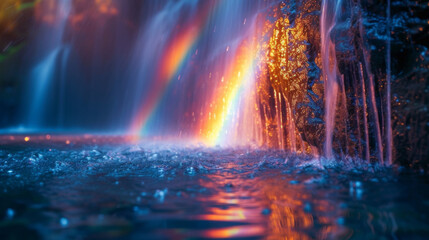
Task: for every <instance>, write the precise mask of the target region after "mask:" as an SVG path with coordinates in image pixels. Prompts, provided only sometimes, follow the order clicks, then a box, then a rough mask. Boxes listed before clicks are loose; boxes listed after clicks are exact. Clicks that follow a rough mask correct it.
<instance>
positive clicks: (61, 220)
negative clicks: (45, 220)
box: [60, 218, 69, 227]
mask: <svg viewBox="0 0 429 240" xmlns="http://www.w3.org/2000/svg"><path fill="white" fill-rule="evenodd" d="M60 224H61V226H62V227H66V226H67V225H69V220H68V219H67V218H61V219H60Z"/></svg>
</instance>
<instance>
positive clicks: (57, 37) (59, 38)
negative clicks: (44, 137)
mask: <svg viewBox="0 0 429 240" xmlns="http://www.w3.org/2000/svg"><path fill="white" fill-rule="evenodd" d="M71 3H72V1H71V0H59V1H56V2H55V1H54V2H52V1H45V2H42V3H41V5H39V7H40V8H41V9H42V10H41V11H42V16H41V17H42V21H43V20H45V21H47V22H49V23H50V24H49V25H41V29H40V32H39V34H40V35H39V36H37V42H36V45H35V47H36V48H37V49H36V55H39V56H41V60H39V61H38V62H36V63H35V66H34V67H33V70H32V71H31V73H30V75H29V90H28V95H27V96H25V98H26V99H28V102H27V101H25V104H26V107H25V108H24V109H26V112H25V113H24V115H25V118H24V119H26V121H25V122H26V124H25V126H26V127H29V128H33V129H37V128H44V127H47V126H48V125H50V123H49V122H47V121H48V120H47V118H48V117H49V116H52V115H50V114H49V112H50V111H52V109H53V106H55V103H53V102H52V101H55V98H53V95H54V94H56V89H55V88H54V82H55V81H56V79H57V78H58V75H57V74H58V70H64V68H66V66H67V56H68V52H69V49H68V48H67V47H66V45H65V44H64V42H63V37H64V32H65V29H66V25H67V20H68V16H69V14H70V11H71V7H72V4H71ZM44 8H45V9H44ZM51 24H52V26H53V27H52V26H51ZM60 78H61V79H64V75H62V74H60ZM60 105H61V103H60Z"/></svg>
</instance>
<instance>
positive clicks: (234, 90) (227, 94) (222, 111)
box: [199, 41, 258, 146]
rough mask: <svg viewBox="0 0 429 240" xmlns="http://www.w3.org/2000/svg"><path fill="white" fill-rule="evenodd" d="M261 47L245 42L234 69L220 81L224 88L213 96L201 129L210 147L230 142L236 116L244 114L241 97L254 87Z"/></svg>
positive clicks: (231, 68)
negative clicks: (258, 50) (240, 101)
mask: <svg viewBox="0 0 429 240" xmlns="http://www.w3.org/2000/svg"><path fill="white" fill-rule="evenodd" d="M257 59H258V58H257V46H255V44H249V43H248V42H247V41H243V42H242V43H241V44H240V45H239V46H238V50H237V52H236V53H235V57H234V60H233V63H232V64H231V67H230V68H229V69H226V71H225V75H224V76H223V77H222V79H221V81H220V84H221V85H220V87H218V88H217V89H216V91H215V92H214V94H213V97H212V101H211V104H210V107H209V108H208V109H206V116H207V117H206V118H205V119H203V121H202V122H201V126H200V129H199V132H200V140H201V141H202V142H203V143H204V144H205V145H207V146H214V145H216V144H218V143H219V142H225V140H226V138H230V137H231V134H233V133H232V132H229V133H228V131H231V130H232V129H233V127H234V125H235V124H236V120H237V119H236V117H235V114H236V113H238V112H239V111H240V109H239V108H240V105H239V104H238V102H239V100H240V98H241V97H245V98H248V97H249V96H244V95H245V94H248V92H245V88H246V87H248V86H249V84H251V81H252V80H253V78H254V73H255V72H254V71H255V67H256V64H257Z"/></svg>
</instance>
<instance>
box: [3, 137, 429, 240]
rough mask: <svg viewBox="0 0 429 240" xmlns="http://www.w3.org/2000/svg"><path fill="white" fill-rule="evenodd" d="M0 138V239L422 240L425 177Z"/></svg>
mask: <svg viewBox="0 0 429 240" xmlns="http://www.w3.org/2000/svg"><path fill="white" fill-rule="evenodd" d="M27 140H28V142H25V141H24V136H2V137H0V143H1V145H0V146H1V147H0V149H1V150H0V184H1V187H2V189H1V192H0V238H1V239H16V238H25V239H37V238H39V239H68V238H71V239H165V238H171V239H201V238H203V239H205V238H208V239H210V238H237V239H260V238H266V239H344V238H353V239H425V238H428V237H429V224H428V223H429V219H428V218H429V210H428V208H429V180H428V179H429V178H428V176H427V175H425V174H423V173H418V172H410V171H408V170H404V169H401V168H385V167H380V166H377V165H370V164H363V163H360V162H359V161H358V160H353V159H348V160H344V161H342V162H341V163H334V162H329V161H327V160H324V159H322V160H320V161H319V160H316V159H312V158H310V157H308V156H301V155H295V154H290V153H287V152H284V151H273V150H257V149H250V148H249V149H221V148H212V149H207V148H203V147H188V148H185V147H182V148H179V147H177V146H176V147H175V146H173V145H171V146H170V145H165V144H164V145H161V146H162V147H160V146H159V145H157V144H149V143H142V144H140V145H129V144H125V143H124V142H123V141H122V140H121V138H107V137H92V136H83V137H79V136H52V137H51V136H49V137H47V136H31V137H30V138H29V139H27Z"/></svg>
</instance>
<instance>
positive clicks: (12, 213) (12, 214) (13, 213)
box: [6, 208, 15, 219]
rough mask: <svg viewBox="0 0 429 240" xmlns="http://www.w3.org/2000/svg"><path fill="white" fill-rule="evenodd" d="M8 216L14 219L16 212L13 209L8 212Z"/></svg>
mask: <svg viewBox="0 0 429 240" xmlns="http://www.w3.org/2000/svg"><path fill="white" fill-rule="evenodd" d="M6 216H7V218H8V219H12V218H13V216H15V211H14V210H13V209H12V208H8V209H7V210H6Z"/></svg>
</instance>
